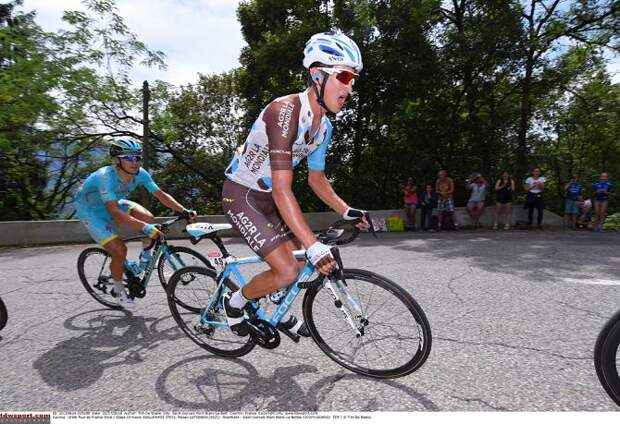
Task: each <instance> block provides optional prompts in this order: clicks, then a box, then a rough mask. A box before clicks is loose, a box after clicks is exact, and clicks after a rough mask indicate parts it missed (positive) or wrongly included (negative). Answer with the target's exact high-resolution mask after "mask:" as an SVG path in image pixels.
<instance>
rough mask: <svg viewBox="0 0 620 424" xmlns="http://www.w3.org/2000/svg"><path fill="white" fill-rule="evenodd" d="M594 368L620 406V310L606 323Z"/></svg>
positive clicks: (598, 341)
mask: <svg viewBox="0 0 620 424" xmlns="http://www.w3.org/2000/svg"><path fill="white" fill-rule="evenodd" d="M594 368H595V369H596V375H597V376H598V379H599V381H600V382H601V385H602V386H603V388H604V389H605V391H606V392H607V394H608V395H609V397H610V398H611V399H612V400H613V401H614V402H616V404H617V405H618V406H620V375H619V372H620V310H619V311H617V312H616V313H615V314H614V315H613V316H612V317H611V318H610V319H609V321H607V323H605V325H604V326H603V329H602V330H601V332H600V333H599V335H598V338H597V339H596V344H595V346H594Z"/></svg>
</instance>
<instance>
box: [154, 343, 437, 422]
mask: <svg viewBox="0 0 620 424" xmlns="http://www.w3.org/2000/svg"><path fill="white" fill-rule="evenodd" d="M274 360H277V358H274ZM317 372H318V369H317V368H316V367H315V366H313V365H296V366H290V367H280V368H276V369H275V371H273V374H272V375H271V376H268V377H263V376H261V375H259V373H258V371H257V370H256V368H254V367H253V366H252V365H251V364H250V363H248V362H246V361H243V360H241V359H238V358H222V357H218V356H213V355H202V356H196V357H192V358H187V359H184V360H182V361H179V362H177V363H176V364H174V365H172V366H170V367H168V368H167V369H166V370H164V372H163V373H162V374H161V376H160V377H159V378H158V379H157V383H156V391H157V394H158V395H159V397H160V398H161V399H162V400H164V401H165V402H166V403H168V404H170V405H171V406H172V407H174V408H185V409H201V410H208V411H244V410H247V411H319V410H323V411H335V410H338V409H339V408H341V406H339V405H343V404H345V405H347V408H348V409H347V410H355V411H377V410H380V409H383V410H385V409H389V405H392V404H394V402H393V400H394V399H395V398H397V399H398V404H399V405H408V406H407V407H408V408H411V406H412V405H418V408H419V409H421V410H427V411H437V410H439V408H438V407H437V406H436V405H435V404H434V403H433V402H432V401H431V400H430V399H429V398H428V397H427V396H426V395H425V394H422V393H419V392H417V391H415V390H414V389H412V388H411V387H408V386H406V385H404V384H401V383H399V382H398V381H396V380H374V379H371V378H367V377H363V376H359V375H356V374H347V373H345V372H344V371H343V372H342V373H338V374H335V375H331V376H327V377H324V378H322V379H320V380H319V381H318V382H316V383H314V384H313V385H312V386H310V387H309V388H308V389H304V388H303V387H302V385H301V384H300V383H299V382H298V381H297V380H303V379H305V378H308V377H309V376H310V375H311V374H315V373H317ZM304 375H307V376H306V377H304ZM331 402H336V404H331ZM386 407H387V408H386ZM410 410H411V409H410Z"/></svg>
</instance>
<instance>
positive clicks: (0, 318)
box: [0, 299, 9, 330]
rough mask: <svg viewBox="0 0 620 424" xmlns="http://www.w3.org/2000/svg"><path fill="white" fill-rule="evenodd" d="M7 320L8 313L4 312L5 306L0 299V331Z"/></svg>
mask: <svg viewBox="0 0 620 424" xmlns="http://www.w3.org/2000/svg"><path fill="white" fill-rule="evenodd" d="M8 320H9V313H8V311H7V310H6V305H5V304H4V302H3V301H2V299H0V330H2V329H3V328H4V327H5V326H6V322H7V321H8Z"/></svg>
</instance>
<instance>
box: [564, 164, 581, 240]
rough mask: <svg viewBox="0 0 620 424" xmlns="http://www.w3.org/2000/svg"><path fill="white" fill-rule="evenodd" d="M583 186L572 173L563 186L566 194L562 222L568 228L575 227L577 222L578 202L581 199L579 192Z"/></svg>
mask: <svg viewBox="0 0 620 424" xmlns="http://www.w3.org/2000/svg"><path fill="white" fill-rule="evenodd" d="M582 191H583V186H582V185H581V184H579V177H578V176H577V175H573V176H572V177H571V179H570V181H569V182H568V183H566V185H565V186H564V192H565V195H566V200H565V205H564V223H565V225H566V227H568V228H575V225H576V224H577V216H578V215H579V205H578V202H579V201H580V200H581V199H580V198H581V192H582Z"/></svg>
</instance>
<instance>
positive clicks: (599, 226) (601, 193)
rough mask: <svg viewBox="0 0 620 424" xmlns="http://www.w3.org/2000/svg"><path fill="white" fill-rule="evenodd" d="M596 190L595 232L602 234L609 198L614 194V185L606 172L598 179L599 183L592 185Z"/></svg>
mask: <svg viewBox="0 0 620 424" xmlns="http://www.w3.org/2000/svg"><path fill="white" fill-rule="evenodd" d="M592 189H593V190H594V213H595V216H596V218H595V220H594V231H598V232H602V231H603V223H604V222H605V217H606V215H607V205H608V204H609V196H610V195H611V194H612V193H611V189H612V184H611V182H609V177H608V175H607V173H606V172H603V173H602V174H601V175H600V176H599V179H598V182H596V183H594V184H592Z"/></svg>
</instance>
